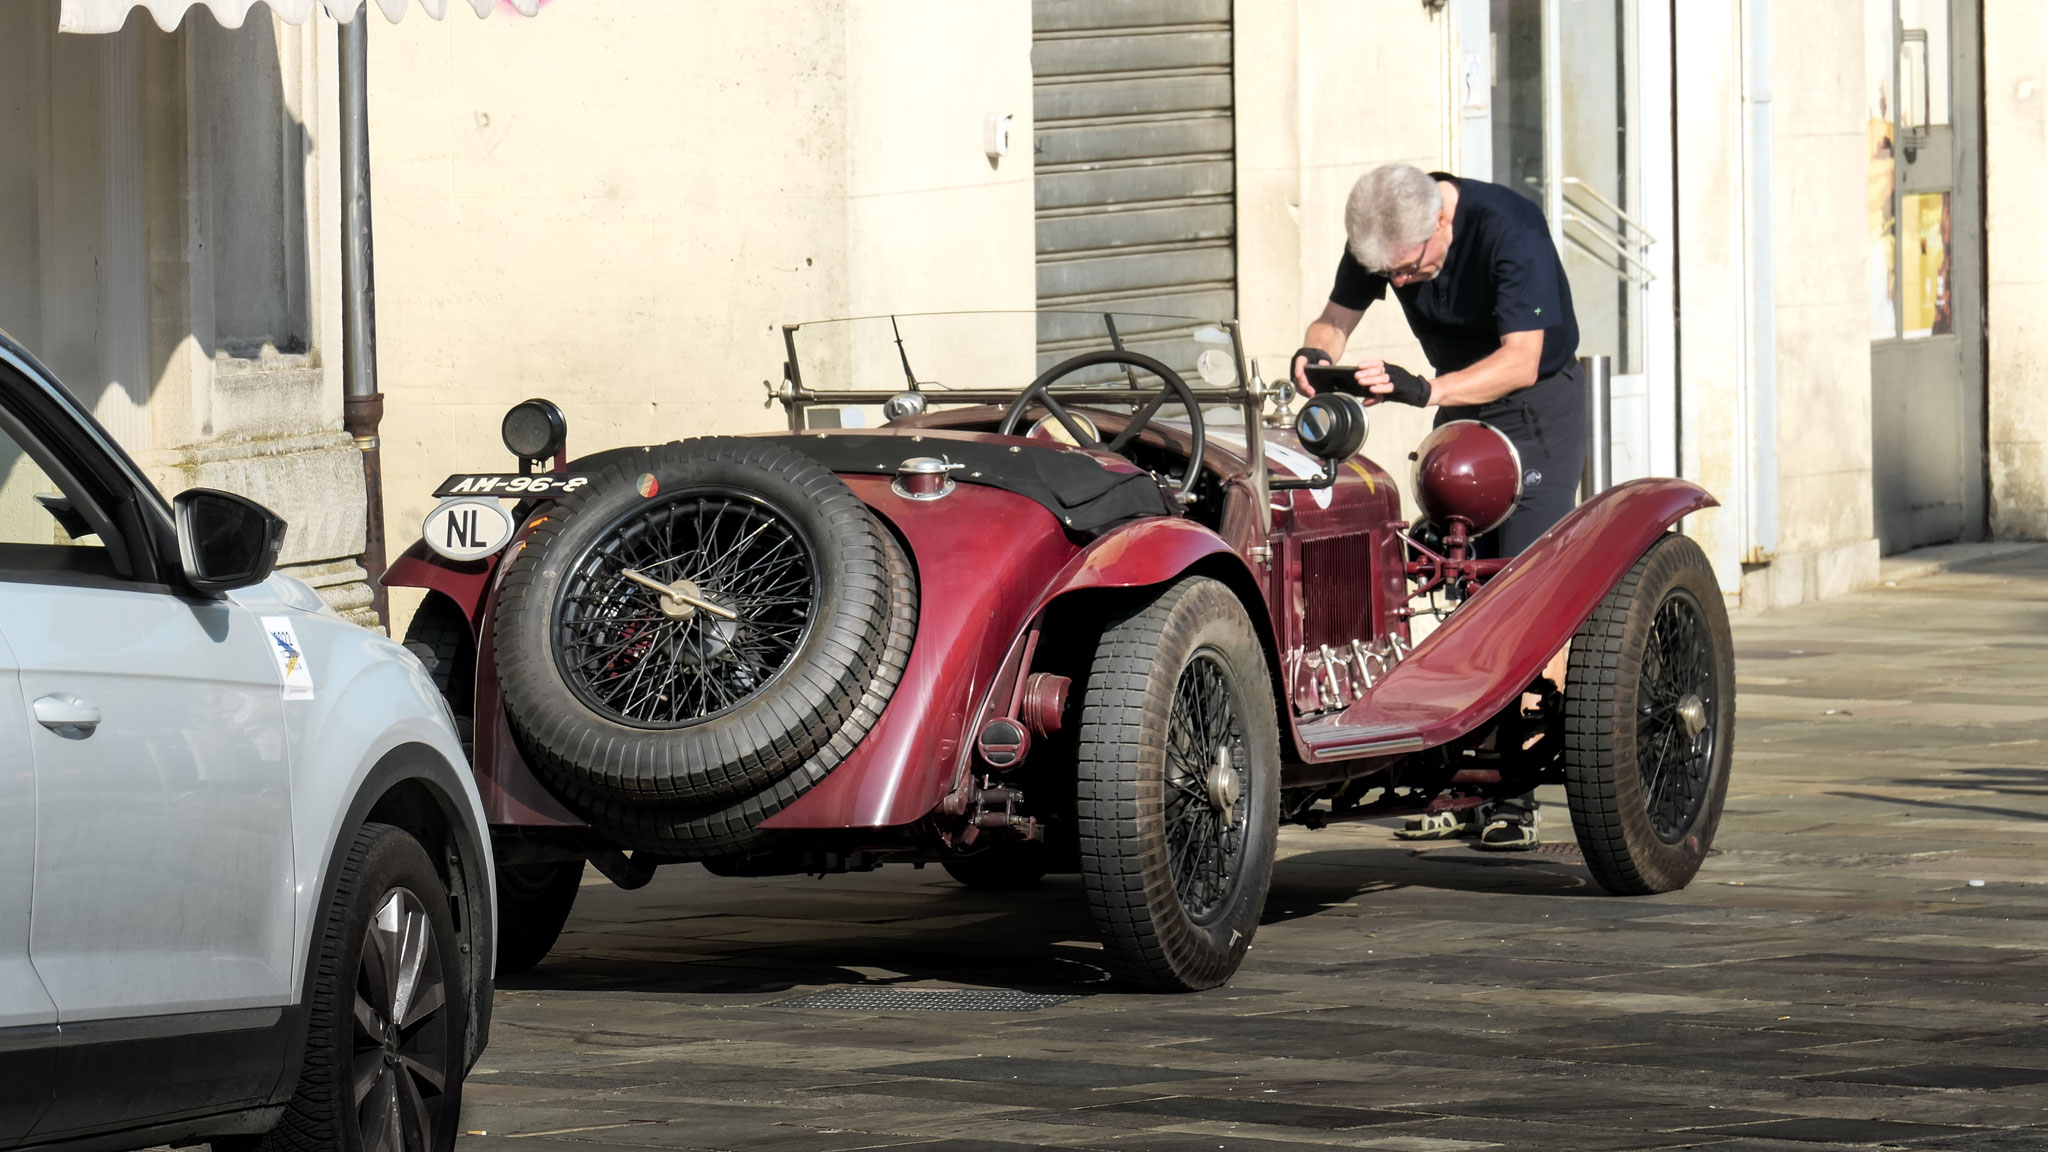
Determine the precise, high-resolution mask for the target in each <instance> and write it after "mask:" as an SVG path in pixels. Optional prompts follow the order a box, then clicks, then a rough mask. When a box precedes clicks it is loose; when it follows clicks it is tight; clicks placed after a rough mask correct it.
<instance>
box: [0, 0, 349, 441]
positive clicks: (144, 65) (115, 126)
mask: <svg viewBox="0 0 2048 1152" xmlns="http://www.w3.org/2000/svg"><path fill="white" fill-rule="evenodd" d="M57 9H58V0H33V2H31V3H22V4H0V328H4V329H6V330H8V331H9V332H11V333H13V334H14V335H15V336H16V337H17V338H18V339H20V340H21V341H22V343H23V344H24V345H26V346H28V347H29V348H30V349H31V350H32V351H33V352H35V353H36V354H37V355H38V356H39V357H40V358H41V359H43V360H44V362H45V363H46V364H48V365H49V367H50V368H51V370H52V371H53V372H55V373H56V374H57V375H58V377H59V378H61V379H62V380H63V381H64V382H65V384H66V385H67V386H68V387H70V388H71V389H72V390H73V391H74V392H76V393H77V394H78V395H79V396H80V398H81V399H84V400H85V401H86V402H87V403H89V404H90V405H92V407H93V408H94V409H95V410H96V411H97V412H99V413H100V414H101V416H102V419H104V420H105V421H106V422H107V423H108V424H109V426H110V430H112V431H113V432H114V433H115V435H116V436H117V437H120V438H121V439H123V440H127V441H130V442H131V443H133V442H135V438H136V437H137V435H138V434H140V435H141V436H142V437H143V438H144V441H143V442H145V443H146V442H147V439H148V437H147V422H146V416H145V414H144V413H143V412H142V409H143V408H144V406H145V405H146V404H147V403H148V401H149V399H150V394H151V392H152V391H153V390H154V388H155V386H156V384H157V381H158V380H160V379H162V378H163V375H164V369H165V368H166V366H167V365H168V364H169V362H170V360H171V358H172V357H173V355H175V354H176V353H177V351H178V349H179V348H180V347H181V346H182V345H183V344H184V342H185V340H187V339H188V338H189V339H191V340H194V341H196V342H197V344H198V347H199V348H200V350H201V351H202V352H203V353H204V354H205V355H206V356H209V357H211V356H213V355H214V354H216V353H220V352H224V353H226V354H228V355H230V356H236V357H244V358H257V357H259V356H261V355H262V354H263V350H264V349H265V348H266V347H269V348H274V349H275V350H276V351H277V352H280V353H285V354H293V353H303V352H306V351H308V350H309V349H310V346H311V335H312V282H313V278H312V273H311V269H310V268H309V248H308V243H307V241H308V236H309V218H308V211H309V209H308V198H307V188H306V182H307V177H308V161H309V158H310V157H311V154H312V139H311V136H310V135H309V133H308V132H307V131H306V128H305V126H304V124H303V123H302V122H301V121H300V119H299V117H298V116H296V115H294V114H293V112H292V110H291V108H290V106H289V104H288V102H287V96H288V94H291V93H295V92H298V91H302V90H303V89H304V87H305V86H304V85H303V84H302V83H301V78H302V71H301V69H302V63H301V61H302V54H301V52H300V46H301V44H302V43H304V41H303V40H302V39H301V36H302V33H301V31H300V30H299V29H297V28H293V27H292V26H290V25H285V24H282V23H279V22H277V21H275V20H274V19H272V18H271V17H270V16H269V10H268V8H267V7H264V6H261V5H259V6H258V7H257V8H255V9H254V10H253V11H252V13H251V15H250V17H249V19H247V20H246V21H245V22H244V23H243V25H242V27H240V28H238V29H230V28H223V27H221V26H220V25H219V24H218V23H217V22H216V21H215V20H214V19H213V16H212V14H211V12H210V11H209V10H208V9H206V8H204V7H203V6H202V7H200V8H197V9H195V10H194V11H193V12H192V13H191V14H190V15H189V16H188V17H187V19H186V20H185V22H184V23H183V24H182V25H181V26H180V27H179V28H178V29H177V30H175V31H172V32H168V33H166V32H163V31H161V30H159V29H158V28H157V27H156V25H155V22H154V21H153V20H152V19H151V18H150V16H149V15H148V13H147V12H146V11H145V10H143V9H140V8H138V9H136V10H134V11H133V12H131V13H130V15H129V20H128V23H127V24H126V26H125V27H124V28H123V29H122V30H121V31H120V32H118V33H115V34H112V35H104V36H80V35H59V34H58V33H57V31H56V27H57ZM313 27H314V26H311V25H309V26H308V29H309V31H307V32H306V33H304V34H305V35H311V34H314V33H312V32H311V31H310V29H311V28H313Z"/></svg>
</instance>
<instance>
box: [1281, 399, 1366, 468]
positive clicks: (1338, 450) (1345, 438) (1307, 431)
mask: <svg viewBox="0 0 2048 1152" xmlns="http://www.w3.org/2000/svg"><path fill="white" fill-rule="evenodd" d="M1366 424H1367V421H1366V415H1365V405H1363V404H1360V403H1359V402H1358V398H1357V397H1355V396H1346V395H1344V394H1343V393H1342V392H1325V393H1323V394H1322V395H1320V396H1317V397H1315V398H1313V399H1311V400H1310V401H1309V402H1308V403H1307V404H1304V405H1302V408H1301V411H1300V412H1297V413H1295V416H1294V437H1295V439H1297V440H1299V441H1301V446H1302V448H1303V449H1305V450H1307V452H1308V453H1309V454H1310V455H1312V456H1319V457H1321V458H1322V459H1324V460H1349V459H1350V458H1351V457H1353V456H1355V455H1357V454H1358V450H1359V449H1360V448H1362V447H1364V446H1365V431H1366Z"/></svg>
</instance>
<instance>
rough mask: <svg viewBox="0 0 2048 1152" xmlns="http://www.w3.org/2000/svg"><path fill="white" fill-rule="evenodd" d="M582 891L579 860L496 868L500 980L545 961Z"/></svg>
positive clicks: (581, 865) (581, 864)
mask: <svg viewBox="0 0 2048 1152" xmlns="http://www.w3.org/2000/svg"><path fill="white" fill-rule="evenodd" d="M582 886H583V861H581V860H559V861H558V860H549V861H546V862H543V863H539V864H500V865H498V972H497V974H498V975H500V976H517V975H518V974H520V973H521V972H526V971H530V970H531V969H532V968H533V966H534V965H536V964H538V963H540V962H541V961H543V960H545V959H547V958H548V953H549V952H550V951H552V950H553V949H554V947H555V941H556V940H557V939H559V938H560V937H561V935H562V925H564V924H566V923H568V922H569V911H570V909H572V908H574V907H575V906H576V893H577V891H578V890H579V889H581V888H582Z"/></svg>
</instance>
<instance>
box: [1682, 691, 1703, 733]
mask: <svg viewBox="0 0 2048 1152" xmlns="http://www.w3.org/2000/svg"><path fill="white" fill-rule="evenodd" d="M1678 719H1679V720H1680V721H1681V722H1682V723H1684V725H1685V734H1686V735H1687V736H1689V737H1696V736H1698V735H1699V734H1700V733H1701V732H1703V731H1705V730H1706V727H1707V705H1706V702H1705V701H1703V700H1701V699H1700V698H1699V694H1698V693H1696V692H1688V693H1686V695H1685V698H1684V699H1682V700H1680V701H1679V702H1678Z"/></svg>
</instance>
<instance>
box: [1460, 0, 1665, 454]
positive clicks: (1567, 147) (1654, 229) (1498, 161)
mask: <svg viewBox="0 0 2048 1152" xmlns="http://www.w3.org/2000/svg"><path fill="white" fill-rule="evenodd" d="M1457 20H1458V27H1459V33H1460V43H1461V50H1460V54H1459V59H1458V60H1457V61H1456V62H1455V67H1456V69H1457V72H1458V77H1459V83H1458V89H1457V90H1458V94H1459V95H1458V99H1459V102H1460V108H1459V109H1458V116H1459V118H1460V123H1461V125H1462V129H1463V145H1462V148H1461V149H1460V152H1461V159H1462V161H1463V166H1464V171H1463V173H1462V174H1463V175H1466V176H1472V177H1477V178H1479V179H1486V180H1491V181H1493V182H1494V183H1496V184H1500V185H1503V186H1505V187H1507V188H1511V189H1513V190H1514V191H1516V192H1518V193H1520V194H1521V195H1523V196H1526V197H1528V198H1529V199H1530V200H1531V201H1533V202H1534V203H1536V204H1537V205H1538V206H1539V207H1541V208H1542V209H1543V211H1544V215H1545V217H1546V218H1547V219H1548V220H1549V221H1550V225H1551V238H1552V240H1553V242H1555V243H1556V245H1557V249H1558V254H1559V256H1560V258H1561V259H1562V260H1563V263H1564V268H1565V275H1566V277H1567V279H1568V280H1569V282H1570V285H1571V292H1572V304H1573V307H1574V309H1575V310H1576V311H1577V313H1578V321H1579V354H1580V355H1581V356H1590V355H1603V356H1607V357H1608V358H1609V360H1610V369H1611V371H1612V373H1613V377H1612V392H1611V409H1610V411H1611V416H1610V429H1611V432H1612V440H1611V452H1612V457H1611V459H1612V465H1613V478H1614V479H1615V480H1617V481H1619V480H1626V479H1630V478H1632V477H1636V476H1647V475H1672V474H1674V473H1675V472H1676V470H1677V462H1678V444H1677V421H1676V399H1675V397H1676V389H1675V380H1676V363H1675V348H1676V344H1675V337H1674V332H1673V324H1672V301H1671V295H1670V284H1671V279H1672V278H1671V276H1670V271H1669V260H1670V254H1669V247H1670V246H1669V245H1668V244H1665V243H1663V242H1662V241H1661V239H1660V237H1663V236H1668V235H1670V232H1671V228H1670V214H1671V203H1672V188H1671V152H1670V148H1671V142H1670V139H1669V129H1668V127H1662V128H1661V130H1646V128H1645V126H1647V125H1658V126H1667V125H1669V124H1670V118H1671V111H1670V110H1671V103H1670V101H1671V72H1670V67H1671V41H1670V25H1669V13H1668V10H1667V9H1666V7H1665V6H1663V5H1661V4H1657V3H1650V4H1639V3H1638V0H1599V2H1588V0H1573V2H1566V0H1459V7H1458V9H1457Z"/></svg>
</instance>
